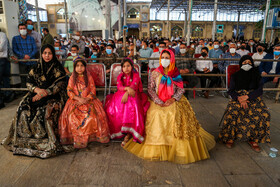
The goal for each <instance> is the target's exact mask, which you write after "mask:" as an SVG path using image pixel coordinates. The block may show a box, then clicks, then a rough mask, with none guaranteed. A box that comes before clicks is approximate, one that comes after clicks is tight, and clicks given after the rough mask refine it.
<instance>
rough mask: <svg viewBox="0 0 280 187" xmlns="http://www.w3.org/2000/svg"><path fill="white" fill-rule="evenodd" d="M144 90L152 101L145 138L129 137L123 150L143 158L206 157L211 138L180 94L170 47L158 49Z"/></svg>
mask: <svg viewBox="0 0 280 187" xmlns="http://www.w3.org/2000/svg"><path fill="white" fill-rule="evenodd" d="M148 93H149V96H150V98H151V100H152V101H151V105H150V108H149V110H148V112H147V119H146V126H145V131H146V137H145V140H144V142H143V143H142V144H138V143H136V142H133V140H132V139H131V140H130V141H129V142H128V143H127V144H126V145H125V146H124V149H126V150H127V151H129V152H131V153H133V154H135V155H136V156H138V157H140V158H143V159H147V160H158V161H166V160H167V161H172V162H176V163H180V164H187V163H192V162H196V161H199V160H203V159H207V158H209V153H208V150H210V149H212V148H213V147H214V146H215V140H214V137H213V136H212V135H210V134H209V133H207V132H206V131H205V130H204V129H203V128H202V127H201V126H200V124H199V123H198V121H197V119H196V117H195V114H194V112H193V110H192V108H191V106H190V103H189V102H188V100H187V98H186V97H184V96H183V93H184V88H183V82H182V78H181V75H180V73H179V71H178V69H177V68H176V67H175V58H174V53H173V52H172V51H171V50H167V49H166V50H163V51H162V52H161V55H160V66H159V67H158V68H157V69H156V70H154V71H153V72H152V75H151V77H150V80H149V86H148Z"/></svg>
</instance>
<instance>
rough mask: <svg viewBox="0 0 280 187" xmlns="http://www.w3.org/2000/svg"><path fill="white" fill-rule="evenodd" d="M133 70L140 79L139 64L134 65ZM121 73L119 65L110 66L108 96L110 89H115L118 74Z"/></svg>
mask: <svg viewBox="0 0 280 187" xmlns="http://www.w3.org/2000/svg"><path fill="white" fill-rule="evenodd" d="M134 68H135V69H136V71H137V72H138V73H139V77H140V78H141V67H140V65H139V64H134ZM121 72H122V70H121V63H114V64H112V65H111V70H110V81H109V94H110V93H111V88H112V87H117V80H118V76H119V74H120V73H121Z"/></svg>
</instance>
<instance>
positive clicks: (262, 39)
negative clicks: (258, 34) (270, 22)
mask: <svg viewBox="0 0 280 187" xmlns="http://www.w3.org/2000/svg"><path fill="white" fill-rule="evenodd" d="M269 9H270V0H267V1H266V9H265V15H264V21H263V30H262V38H261V41H262V42H265V35H266V24H267V17H268V11H269Z"/></svg>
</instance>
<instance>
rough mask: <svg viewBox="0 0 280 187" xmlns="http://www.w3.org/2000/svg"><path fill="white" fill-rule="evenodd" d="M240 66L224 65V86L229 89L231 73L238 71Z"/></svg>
mask: <svg viewBox="0 0 280 187" xmlns="http://www.w3.org/2000/svg"><path fill="white" fill-rule="evenodd" d="M239 70H240V67H239V65H237V64H234V65H229V66H228V67H226V88H227V90H228V89H229V85H230V78H231V75H232V74H234V73H235V72H237V71H239Z"/></svg>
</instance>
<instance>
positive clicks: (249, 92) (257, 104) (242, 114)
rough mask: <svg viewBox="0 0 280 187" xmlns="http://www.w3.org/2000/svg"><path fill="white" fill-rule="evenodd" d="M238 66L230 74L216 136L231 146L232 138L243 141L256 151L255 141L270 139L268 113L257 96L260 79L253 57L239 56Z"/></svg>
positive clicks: (256, 144)
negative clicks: (228, 86) (226, 99)
mask: <svg viewBox="0 0 280 187" xmlns="http://www.w3.org/2000/svg"><path fill="white" fill-rule="evenodd" d="M239 65H240V67H241V69H240V70H239V71H238V72H236V73H235V74H233V75H232V77H231V80H230V88H229V91H228V93H229V95H230V96H231V98H232V99H231V100H230V101H229V104H228V106H227V109H226V112H225V115H224V118H223V126H222V129H221V132H220V134H219V139H220V140H221V141H222V142H223V143H225V144H226V147H228V148H232V146H233V144H234V142H235V141H237V140H238V141H247V142H248V143H249V145H250V146H251V147H252V149H253V150H254V151H256V152H260V151H261V150H260V147H259V145H258V143H270V130H269V126H270V113H269V111H268V109H267V107H266V105H265V104H264V102H263V100H262V99H261V96H262V93H263V81H262V79H261V76H260V74H259V71H258V70H257V68H255V67H254V61H253V59H252V57H250V56H249V55H245V56H243V57H242V58H241V59H240V61H239Z"/></svg>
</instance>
